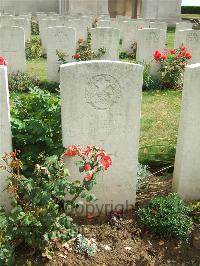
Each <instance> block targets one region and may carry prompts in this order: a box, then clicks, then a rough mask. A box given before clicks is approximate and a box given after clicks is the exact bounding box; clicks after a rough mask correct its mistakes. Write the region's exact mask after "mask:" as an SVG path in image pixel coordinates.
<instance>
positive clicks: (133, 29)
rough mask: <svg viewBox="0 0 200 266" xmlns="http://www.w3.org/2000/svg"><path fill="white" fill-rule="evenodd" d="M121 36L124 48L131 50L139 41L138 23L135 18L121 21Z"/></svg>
mask: <svg viewBox="0 0 200 266" xmlns="http://www.w3.org/2000/svg"><path fill="white" fill-rule="evenodd" d="M119 25H120V26H119V27H120V37H121V39H122V50H123V51H127V52H131V46H132V45H133V43H134V42H137V32H138V28H137V23H136V21H134V20H129V21H121V22H120V23H119Z"/></svg>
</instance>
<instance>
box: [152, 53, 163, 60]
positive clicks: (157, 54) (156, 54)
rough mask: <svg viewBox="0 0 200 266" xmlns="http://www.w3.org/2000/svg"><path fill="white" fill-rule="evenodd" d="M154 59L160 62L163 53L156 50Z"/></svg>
mask: <svg viewBox="0 0 200 266" xmlns="http://www.w3.org/2000/svg"><path fill="white" fill-rule="evenodd" d="M153 56H154V59H155V60H156V62H158V60H159V59H160V58H161V56H162V54H161V52H160V51H158V50H156V51H155V53H154V54H153Z"/></svg>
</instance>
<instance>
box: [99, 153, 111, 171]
mask: <svg viewBox="0 0 200 266" xmlns="http://www.w3.org/2000/svg"><path fill="white" fill-rule="evenodd" d="M100 163H101V165H102V167H103V168H104V170H107V169H108V168H109V167H110V166H111V165H112V160H111V158H110V156H109V155H105V156H103V157H102V158H101V160H100Z"/></svg>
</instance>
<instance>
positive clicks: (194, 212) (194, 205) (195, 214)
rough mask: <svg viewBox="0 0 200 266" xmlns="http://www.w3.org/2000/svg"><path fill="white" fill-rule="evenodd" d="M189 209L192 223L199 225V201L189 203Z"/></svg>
mask: <svg viewBox="0 0 200 266" xmlns="http://www.w3.org/2000/svg"><path fill="white" fill-rule="evenodd" d="M189 208H190V209H191V216H192V218H193V220H194V222H195V223H198V224H200V201H194V202H191V203H190V204H189Z"/></svg>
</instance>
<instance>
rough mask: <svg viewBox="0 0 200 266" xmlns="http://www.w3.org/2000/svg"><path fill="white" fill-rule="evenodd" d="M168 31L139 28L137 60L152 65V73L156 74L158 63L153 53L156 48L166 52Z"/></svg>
mask: <svg viewBox="0 0 200 266" xmlns="http://www.w3.org/2000/svg"><path fill="white" fill-rule="evenodd" d="M165 42H166V31H165V30H160V29H143V30H138V40H137V54H136V60H137V61H140V62H145V63H147V64H150V65H151V73H152V75H156V72H157V65H156V63H155V62H154V58H153V54H154V52H155V51H156V50H159V51H161V52H164V49H165Z"/></svg>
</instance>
